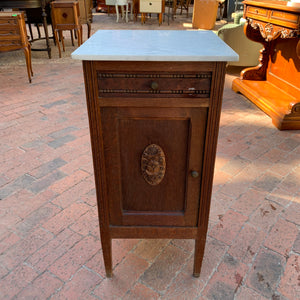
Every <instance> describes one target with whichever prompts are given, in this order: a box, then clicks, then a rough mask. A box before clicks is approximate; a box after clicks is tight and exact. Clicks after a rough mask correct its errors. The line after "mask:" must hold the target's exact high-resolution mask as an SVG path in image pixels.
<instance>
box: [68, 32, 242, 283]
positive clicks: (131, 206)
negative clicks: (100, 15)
mask: <svg viewBox="0 0 300 300" xmlns="http://www.w3.org/2000/svg"><path fill="white" fill-rule="evenodd" d="M72 57H73V58H74V59H79V60H83V70H84V78H85V85H86V96H87V107H88V115H89V124H90V132H91V143H92V151H93V161H94V171H95V181H96V190H97V202H98V210H99V220H100V232H101V242H102V249H103V257H104V263H105V268H106V274H107V276H108V277H110V276H111V275H112V249H111V240H112V239H113V238H160V239H161V238H168V239H171V238H179V239H180V238H184V239H195V240H196V243H195V263H194V276H199V274H200V268H201V262H202V258H203V252H204V246H205V240H206V232H207V224H208V216H209V208H210V198H211V190H212V180H213V170H214V162H215V154H216V145H217V137H218V126H219V118H220V111H221V100H222V93H223V86H224V77H225V66H226V61H233V60H238V55H237V54H236V53H235V52H234V51H233V50H232V49H231V48H229V47H228V46H227V45H226V44H225V43H223V41H221V40H220V39H219V38H218V37H217V36H216V35H215V34H214V33H212V32H205V31H203V32H201V31H171V30H157V31H152V30H101V31H98V32H97V33H95V34H94V35H93V36H92V37H91V38H90V39H89V40H87V41H86V42H85V43H84V44H83V45H82V46H81V47H80V48H78V49H77V50H76V51H75V52H74V53H73V54H72Z"/></svg>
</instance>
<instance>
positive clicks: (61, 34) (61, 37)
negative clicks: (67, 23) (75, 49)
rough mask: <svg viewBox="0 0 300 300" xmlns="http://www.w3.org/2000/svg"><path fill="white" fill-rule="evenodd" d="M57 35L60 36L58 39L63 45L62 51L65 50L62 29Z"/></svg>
mask: <svg viewBox="0 0 300 300" xmlns="http://www.w3.org/2000/svg"><path fill="white" fill-rule="evenodd" d="M59 37H60V40H61V43H62V46H63V51H64V52H65V51H66V49H65V42H64V36H63V32H62V30H60V31H59Z"/></svg>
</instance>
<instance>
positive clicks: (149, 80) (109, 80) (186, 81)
mask: <svg viewBox="0 0 300 300" xmlns="http://www.w3.org/2000/svg"><path fill="white" fill-rule="evenodd" d="M211 78H212V74H211V72H199V73H196V74H193V73H190V74H182V73H181V74H169V73H156V74H154V73H134V74H130V73H102V72H99V73H98V74H97V79H98V95H99V97H119V96H122V97H175V98H176V97H201V98H205V97H209V96H210V88H211Z"/></svg>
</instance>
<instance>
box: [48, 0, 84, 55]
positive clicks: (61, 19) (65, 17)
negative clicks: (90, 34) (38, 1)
mask: <svg viewBox="0 0 300 300" xmlns="http://www.w3.org/2000/svg"><path fill="white" fill-rule="evenodd" d="M51 15H52V26H53V31H54V37H55V41H56V44H57V46H58V51H59V57H60V58H61V49H60V44H59V40H61V42H62V46H63V51H65V44H64V37H63V34H62V32H63V31H64V30H70V32H71V39H72V44H73V45H74V42H73V31H72V30H75V32H76V33H77V40H78V46H80V45H81V44H82V26H81V24H80V14H79V5H78V2H77V1H54V2H51ZM58 35H59V38H58Z"/></svg>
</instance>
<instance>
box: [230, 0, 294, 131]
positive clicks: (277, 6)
mask: <svg viewBox="0 0 300 300" xmlns="http://www.w3.org/2000/svg"><path fill="white" fill-rule="evenodd" d="M287 3H288V2H285V1H271V0H265V1H253V0H246V1H244V17H245V18H246V19H247V23H246V25H245V28H244V31H245V34H246V36H247V37H248V38H249V39H251V40H253V41H255V42H259V43H261V44H262V45H263V49H262V50H261V51H260V52H261V55H260V64H259V65H258V66H257V67H254V68H247V69H245V70H243V71H242V72H241V76H240V78H237V79H235V80H234V81H233V84H232V88H233V90H234V91H236V92H240V93H242V94H244V95H245V96H246V97H247V98H248V99H249V100H251V101H252V102H253V103H255V104H256V105H257V106H258V107H259V108H260V109H262V110H263V111H264V112H265V113H266V114H268V115H269V116H270V117H271V118H272V122H273V124H274V125H275V126H276V127H277V128H278V129H280V130H283V129H300V56H299V54H297V49H299V48H300V39H299V37H300V8H299V7H290V6H288V5H287ZM298 51H299V50H298Z"/></svg>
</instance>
